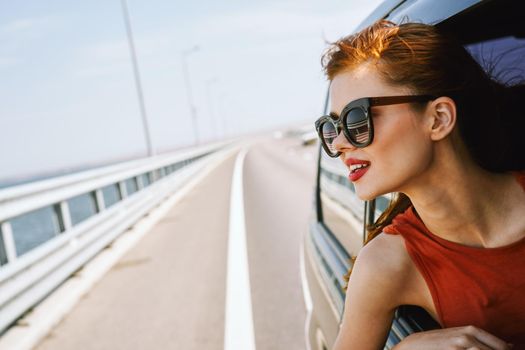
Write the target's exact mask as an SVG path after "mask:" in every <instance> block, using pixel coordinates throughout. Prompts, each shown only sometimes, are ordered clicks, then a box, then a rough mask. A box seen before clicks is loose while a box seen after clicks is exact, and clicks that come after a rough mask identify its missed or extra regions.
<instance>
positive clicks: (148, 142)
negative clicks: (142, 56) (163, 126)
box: [121, 0, 153, 157]
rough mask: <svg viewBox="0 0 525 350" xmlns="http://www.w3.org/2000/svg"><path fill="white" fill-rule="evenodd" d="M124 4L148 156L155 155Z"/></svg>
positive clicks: (123, 0)
mask: <svg viewBox="0 0 525 350" xmlns="http://www.w3.org/2000/svg"><path fill="white" fill-rule="evenodd" d="M121 4H122V15H123V16H124V23H125V25H126V33H127V37H128V45H129V51H130V55H131V61H132V64H133V76H134V78H135V87H136V88H137V96H138V99H139V106H140V114H141V116H142V126H143V130H144V139H145V141H146V148H147V152H148V156H149V157H151V156H152V155H153V146H152V144H151V136H150V131H149V125H148V116H147V115H146V105H145V103H144V94H143V93H142V85H141V83H140V72H139V65H138V63H137V55H136V54H135V45H134V43H133V32H132V31H131V21H130V19H129V12H128V6H127V3H126V0H121Z"/></svg>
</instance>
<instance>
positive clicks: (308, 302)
mask: <svg viewBox="0 0 525 350" xmlns="http://www.w3.org/2000/svg"><path fill="white" fill-rule="evenodd" d="M308 236H309V233H307V237H306V239H309V238H310V237H308ZM304 245H305V240H304V239H303V240H302V241H301V250H300V252H299V254H300V255H299V256H300V261H299V262H300V270H301V284H302V286H303V297H304V306H305V308H306V318H305V320H304V339H305V344H306V350H311V348H312V347H311V346H310V322H311V320H312V312H313V301H312V295H311V294H310V287H308V279H307V278H306V265H305V261H304V259H305V256H304V248H305V246H304Z"/></svg>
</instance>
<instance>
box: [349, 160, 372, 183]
mask: <svg viewBox="0 0 525 350" xmlns="http://www.w3.org/2000/svg"><path fill="white" fill-rule="evenodd" d="M345 164H346V165H347V166H348V168H349V169H350V174H348V179H349V180H350V181H352V182H354V181H357V180H359V179H360V178H361V177H362V176H363V175H364V174H365V173H366V172H367V171H368V168H369V167H370V162H368V161H366V160H361V159H357V158H348V159H346V160H345Z"/></svg>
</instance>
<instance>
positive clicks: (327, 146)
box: [315, 95, 435, 158]
mask: <svg viewBox="0 0 525 350" xmlns="http://www.w3.org/2000/svg"><path fill="white" fill-rule="evenodd" d="M433 99H435V97H433V96H430V95H408V96H383V97H363V98H360V99H357V100H354V101H351V102H350V103H348V104H347V105H346V106H345V107H344V108H343V111H342V112H341V115H340V116H339V117H338V116H337V115H335V114H333V113H331V114H330V115H324V116H322V117H321V118H319V119H317V120H316V122H315V129H316V130H317V133H318V134H319V139H320V140H321V144H322V145H323V148H324V150H325V151H326V153H327V154H328V155H329V156H330V157H334V158H335V157H338V156H339V155H340V154H341V152H338V151H337V150H336V149H335V146H334V144H333V142H334V140H335V138H336V137H337V135H339V133H340V132H341V130H342V131H343V134H344V135H345V137H346V139H347V140H348V142H350V143H351V144H352V145H354V146H355V147H358V148H362V147H366V146H368V145H369V144H371V143H372V140H373V139H374V124H373V123H372V113H371V111H370V108H371V107H374V106H387V105H395V104H401V103H409V102H427V101H430V100H433Z"/></svg>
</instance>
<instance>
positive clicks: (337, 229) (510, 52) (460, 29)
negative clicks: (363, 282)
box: [302, 0, 525, 350]
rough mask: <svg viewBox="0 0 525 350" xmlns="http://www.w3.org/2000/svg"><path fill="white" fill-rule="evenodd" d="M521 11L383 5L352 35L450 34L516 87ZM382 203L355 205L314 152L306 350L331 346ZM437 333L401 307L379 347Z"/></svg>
mask: <svg viewBox="0 0 525 350" xmlns="http://www.w3.org/2000/svg"><path fill="white" fill-rule="evenodd" d="M524 7H525V4H523V2H520V1H518V0H461V1H459V0H441V1H436V0H405V1H403V0H386V1H384V2H383V3H382V4H380V5H379V7H378V8H377V9H376V10H374V11H373V12H372V13H371V14H370V16H368V17H367V18H366V19H365V20H364V21H363V22H362V23H361V24H360V25H359V26H358V27H357V28H356V31H359V30H361V29H363V28H365V27H367V26H368V25H370V24H372V23H374V22H375V21H377V20H380V19H386V20H390V21H393V22H396V23H399V22H420V23H427V24H432V25H435V26H437V27H439V28H440V29H442V30H444V31H446V32H448V33H450V34H451V35H454V36H455V37H456V38H457V40H459V41H460V42H461V43H462V44H463V45H464V46H465V48H466V49H467V50H468V51H469V52H470V53H471V54H472V56H473V57H474V58H475V59H476V60H477V61H478V62H479V63H480V64H481V66H482V67H483V68H484V69H486V70H489V71H490V73H491V75H492V77H493V78H495V79H496V80H499V81H500V82H503V83H518V82H520V83H523V82H524V81H525V59H524V58H525V27H524V26H523V25H522V23H524V22H523V20H524V16H525V11H524ZM349 34H351V33H349ZM328 99H329V98H328V97H327V99H326V102H325V112H328V106H329V101H328ZM389 201H390V195H384V196H381V197H379V198H376V199H374V200H372V201H367V202H363V201H361V200H360V199H359V198H358V197H357V196H356V194H355V191H354V188H353V185H352V183H351V182H350V181H349V180H348V178H347V169H346V168H345V167H344V165H343V164H342V163H341V161H340V160H339V159H333V158H330V157H328V156H327V155H326V154H325V152H323V151H322V150H321V147H319V158H318V162H317V178H316V183H315V195H314V205H313V209H312V215H311V222H310V225H309V229H308V230H307V232H306V234H305V236H304V245H303V259H304V261H303V264H302V265H303V273H304V276H305V279H304V281H303V284H304V285H303V288H304V289H305V295H307V297H305V298H307V299H308V300H307V309H308V310H307V311H308V315H307V320H306V327H305V328H306V341H307V344H308V347H309V348H310V349H312V350H325V349H331V348H332V347H333V344H334V342H335V339H336V337H337V333H338V330H339V326H340V322H341V319H342V315H343V309H344V300H345V292H344V290H343V287H344V285H345V281H344V279H343V275H345V274H346V273H347V271H348V269H349V268H350V267H351V259H350V257H351V256H355V255H357V253H358V252H359V250H360V249H361V248H362V246H363V240H364V237H365V227H366V226H367V225H368V224H370V223H372V222H374V219H375V218H376V217H377V216H378V215H379V214H380V213H381V212H382V211H383V210H385V208H386V207H387V205H388V203H389ZM371 288H373V287H372V286H371ZM355 322H359V319H356V320H355ZM437 327H439V324H438V323H437V322H436V321H435V320H433V319H432V317H430V315H429V314H427V313H426V311H425V310H423V309H421V308H418V307H415V306H410V305H405V306H401V307H399V308H398V310H397V311H396V314H395V318H394V320H393V323H392V326H391V330H390V333H389V335H388V339H387V341H386V344H385V346H384V348H385V349H391V348H392V347H393V346H395V345H396V344H397V343H399V342H400V341H401V340H402V339H403V338H404V337H406V336H408V335H409V334H412V333H414V332H418V331H424V330H430V329H434V328H437Z"/></svg>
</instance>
